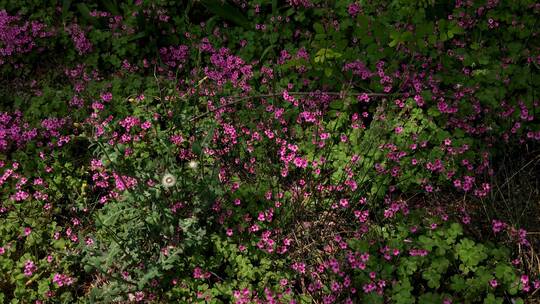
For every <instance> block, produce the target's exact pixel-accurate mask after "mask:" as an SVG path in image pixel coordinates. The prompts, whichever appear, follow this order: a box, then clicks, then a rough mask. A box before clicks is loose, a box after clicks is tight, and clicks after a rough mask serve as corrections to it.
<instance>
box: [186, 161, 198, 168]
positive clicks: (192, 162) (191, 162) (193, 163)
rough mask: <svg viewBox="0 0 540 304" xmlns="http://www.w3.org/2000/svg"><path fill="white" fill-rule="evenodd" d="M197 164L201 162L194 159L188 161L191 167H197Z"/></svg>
mask: <svg viewBox="0 0 540 304" xmlns="http://www.w3.org/2000/svg"><path fill="white" fill-rule="evenodd" d="M197 166H199V163H198V162H196V161H194V160H192V161H190V162H189V163H188V167H190V168H191V169H197Z"/></svg>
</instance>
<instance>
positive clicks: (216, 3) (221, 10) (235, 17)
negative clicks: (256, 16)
mask: <svg viewBox="0 0 540 304" xmlns="http://www.w3.org/2000/svg"><path fill="white" fill-rule="evenodd" d="M202 4H203V5H204V6H205V7H206V8H207V9H208V10H209V11H210V12H212V13H214V14H216V15H218V16H220V17H221V18H223V19H225V20H228V21H231V22H233V23H235V24H236V25H240V26H242V27H244V28H246V29H250V22H249V20H248V19H247V18H246V16H244V14H242V12H241V11H240V10H239V9H238V8H236V7H234V6H232V5H231V4H229V3H228V2H227V1H220V0H203V1H202Z"/></svg>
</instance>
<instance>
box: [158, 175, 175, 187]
mask: <svg viewBox="0 0 540 304" xmlns="http://www.w3.org/2000/svg"><path fill="white" fill-rule="evenodd" d="M161 184H162V185H163V186H164V187H165V188H169V187H172V186H174V185H175V184H176V177H174V175H172V174H170V173H167V174H165V175H163V178H162V179H161Z"/></svg>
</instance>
